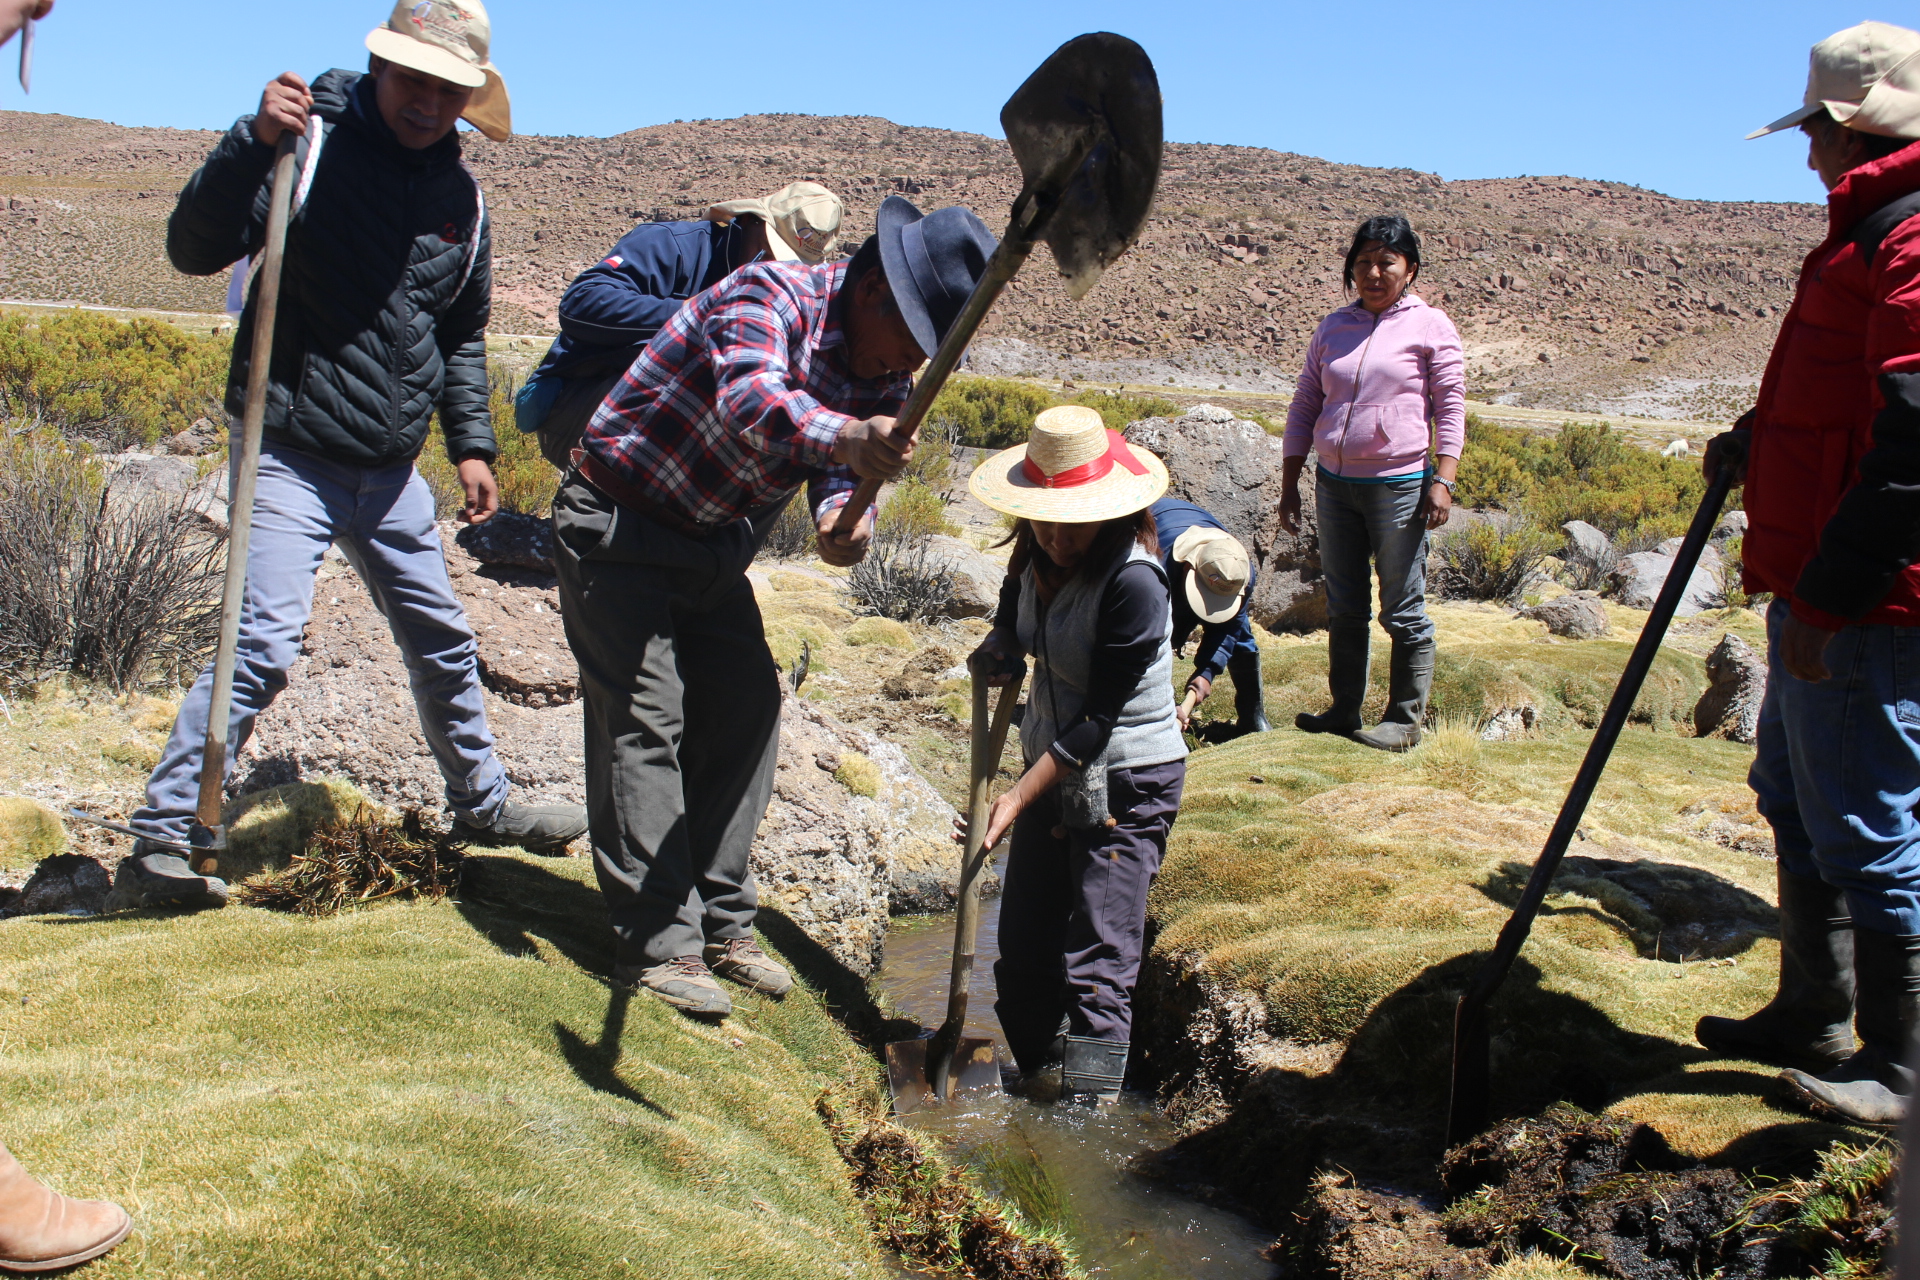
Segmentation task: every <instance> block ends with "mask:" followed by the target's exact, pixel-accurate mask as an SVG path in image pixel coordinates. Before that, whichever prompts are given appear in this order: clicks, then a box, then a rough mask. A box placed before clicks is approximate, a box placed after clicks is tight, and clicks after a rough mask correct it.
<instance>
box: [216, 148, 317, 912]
mask: <svg viewBox="0 0 1920 1280" xmlns="http://www.w3.org/2000/svg"><path fill="white" fill-rule="evenodd" d="M298 141H299V135H297V134H295V133H294V132H292V131H291V130H288V131H286V132H284V133H282V134H281V135H280V150H279V154H278V155H277V157H276V158H275V159H274V163H273V196H272V199H271V201H270V202H269V203H268V206H267V245H266V257H265V258H264V259H263V260H262V261H261V263H260V292H259V295H258V296H257V298H256V299H255V305H254V312H253V345H252V347H251V349H250V352H249V363H248V365H247V407H246V412H245V414H244V415H243V416H242V418H241V420H240V457H239V465H238V466H237V467H236V468H235V469H234V477H233V492H232V493H231V494H229V495H228V499H229V501H228V505H227V581H226V592H225V594H224V595H223V596H222V597H221V600H220V647H219V648H218V649H217V650H216V651H215V653H214V659H213V698H212V701H211V702H210V703H209V704H208V707H207V739H206V743H205V745H204V747H203V755H202V756H201V760H200V797H199V803H198V804H197V805H196V806H195V808H194V817H195V818H196V819H197V820H198V821H199V823H200V825H201V826H203V827H205V828H206V829H207V830H208V832H210V833H211V834H212V837H213V839H212V844H211V847H210V848H208V849H207V850H206V851H205V854H204V856H203V857H202V858H201V860H200V862H199V865H198V866H197V867H196V868H195V870H197V871H199V872H200V874H202V875H211V874H213V873H214V872H215V871H218V870H219V869H220V855H219V850H220V849H221V847H222V846H223V845H225V843H226V841H225V839H224V836H225V832H224V830H223V829H222V827H221V824H220V808H221V799H222V792H223V791H224V790H225V783H226V777H227V719H228V717H229V716H231V715H232V712H233V667H234V662H235V660H236V656H237V654H238V652H239V648H240V610H241V608H242V607H243V606H244V605H245V604H246V596H247V545H248V543H249V542H250V541H251V540H252V535H253V489H254V482H255V480H256V479H257V478H258V477H259V475H260V435H261V428H262V424H264V423H265V421H266V414H267V379H268V375H269V374H270V373H271V372H272V365H273V322H274V317H275V316H276V315H277V314H278V312H279V310H280V263H281V260H282V259H283V258H284V257H285V256H286V251H287V214H288V209H289V207H290V205H291V204H292V201H293V181H294V164H293V149H294V146H295V145H296V144H297V143H298Z"/></svg>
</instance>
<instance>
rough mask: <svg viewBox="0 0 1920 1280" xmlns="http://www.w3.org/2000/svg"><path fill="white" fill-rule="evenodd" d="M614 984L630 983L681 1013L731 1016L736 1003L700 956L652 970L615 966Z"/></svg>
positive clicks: (670, 962)
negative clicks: (729, 997)
mask: <svg viewBox="0 0 1920 1280" xmlns="http://www.w3.org/2000/svg"><path fill="white" fill-rule="evenodd" d="M613 976H614V979H615V981H618V982H625V983H629V984H631V985H633V986H636V987H638V988H640V989H641V990H642V991H647V992H651V993H652V994H653V995H656V996H659V997H660V998H661V999H662V1000H665V1001H666V1002H667V1003H668V1004H670V1005H672V1006H673V1007H674V1008H676V1009H678V1010H680V1011H681V1012H682V1013H711V1014H728V1013H732V1012H733V1001H731V1000H729V999H728V998H727V993H726V992H724V991H722V990H721V989H720V984H719V983H718V982H715V981H714V980H713V970H711V969H709V968H707V965H706V962H705V961H703V960H702V959H701V958H700V957H699V956H675V957H674V958H673V959H671V960H668V961H665V962H664V963H661V964H656V965H653V966H651V967H649V968H645V969H643V968H641V967H640V966H639V965H615V966H614V970H613Z"/></svg>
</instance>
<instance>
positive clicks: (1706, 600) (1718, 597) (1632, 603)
mask: <svg viewBox="0 0 1920 1280" xmlns="http://www.w3.org/2000/svg"><path fill="white" fill-rule="evenodd" d="M1679 543H1680V540H1679V539H1678V538H1673V539H1669V540H1668V541H1667V542H1664V543H1662V544H1661V545H1660V548H1659V550H1657V551H1636V552H1634V553H1633V554H1632V555H1628V556H1622V557H1620V560H1619V563H1617V564H1616V565H1614V567H1613V572H1612V574H1611V575H1610V576H1609V581H1610V583H1611V584H1612V587H1613V594H1614V597H1615V598H1616V599H1617V600H1619V601H1620V603H1621V604H1623V605H1626V606H1627V607H1628V608H1629V609H1651V608H1653V602H1654V600H1655V599H1656V598H1657V597H1658V596H1659V594H1660V588H1661V587H1662V586H1664V585H1665V584H1666V581H1667V575H1668V574H1669V573H1670V572H1672V570H1673V552H1674V551H1675V550H1676V549H1678V547H1679ZM1720 563H1721V562H1720V553H1719V552H1718V551H1715V550H1714V549H1713V548H1712V547H1707V548H1706V549H1705V550H1704V551H1703V552H1702V554H1701V556H1700V563H1699V564H1697V565H1695V566H1694V570H1693V575H1692V576H1691V577H1689V578H1688V579H1687V589H1686V590H1685V591H1684V592H1682V593H1681V596H1680V604H1679V607H1678V608H1677V609H1675V610H1674V614H1675V616H1676V617H1681V618H1691V617H1692V616H1693V615H1695V614H1697V613H1703V612H1705V611H1706V610H1708V609H1717V608H1720V607H1721V606H1722V605H1723V604H1725V603H1726V589H1725V587H1724V586H1723V585H1722V584H1721V581H1720Z"/></svg>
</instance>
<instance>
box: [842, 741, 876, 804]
mask: <svg viewBox="0 0 1920 1280" xmlns="http://www.w3.org/2000/svg"><path fill="white" fill-rule="evenodd" d="M833 780H834V781H835V782H837V783H839V784H840V785H841V786H843V787H845V788H846V789H847V790H849V791H851V792H853V794H855V795H857V796H865V797H866V798H867V799H869V800H871V799H873V798H874V797H875V796H877V795H879V794H880V766H879V765H877V764H875V763H874V762H873V761H872V760H871V759H870V758H868V757H867V756H865V755H863V754H861V753H860V752H858V751H848V752H845V753H844V754H842V755H841V757H840V765H839V767H838V768H836V769H835V770H834V771H833Z"/></svg>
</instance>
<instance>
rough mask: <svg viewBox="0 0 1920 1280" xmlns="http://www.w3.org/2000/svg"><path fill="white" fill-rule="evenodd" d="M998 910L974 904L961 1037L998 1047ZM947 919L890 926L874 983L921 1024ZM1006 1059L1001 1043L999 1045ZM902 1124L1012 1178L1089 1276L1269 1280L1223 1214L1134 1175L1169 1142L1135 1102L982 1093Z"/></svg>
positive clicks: (1143, 1103) (946, 951)
mask: <svg viewBox="0 0 1920 1280" xmlns="http://www.w3.org/2000/svg"><path fill="white" fill-rule="evenodd" d="M999 929H1000V904H999V901H998V899H994V900H991V901H988V902H986V903H983V904H982V912H981V921H980V942H979V959H978V961H977V962H976V964H975V965H974V971H973V993H972V997H971V999H970V1000H969V1002H968V1014H969V1016H968V1021H967V1034H969V1035H980V1036H990V1037H992V1038H993V1039H994V1041H995V1042H996V1043H998V1042H999V1040H1000V1028H999V1025H998V1024H997V1023H996V1022H995V1021H994V1018H993V1001H994V987H993V962H994V960H995V959H997V958H998V955H999V951H998V948H997V947H996V946H995V939H996V938H997V937H998V935H999ZM952 946H953V917H952V916H949V915H941V916H902V917H900V918H898V919H896V920H895V921H894V923H893V927H892V928H890V929H889V930H888V931H887V946H886V953H885V955H886V959H885V962H884V963H883V964H882V965H881V968H880V985H881V987H882V988H883V989H884V990H885V992H886V994H887V996H888V998H889V999H891V1000H892V1001H893V1003H894V1004H895V1005H897V1006H898V1007H899V1008H900V1009H901V1010H903V1011H904V1012H905V1013H907V1014H908V1015H910V1016H912V1017H915V1018H918V1019H919V1020H920V1021H921V1022H923V1023H925V1024H927V1025H928V1026H933V1025H936V1024H937V1023H939V1021H940V1020H941V1018H942V1017H944V1016H945V1014H946V1006H947V974H948V970H949V967H950V964H951V956H952V950H951V949H952ZM1002 1053H1003V1054H1004V1046H1003V1048H1002ZM902 1123H903V1124H905V1125H907V1126H908V1127H910V1128H913V1129H915V1130H918V1131H920V1132H923V1133H930V1134H934V1135H937V1136H938V1137H940V1138H942V1139H944V1140H945V1141H946V1142H948V1143H950V1144H951V1150H952V1152H953V1154H955V1155H956V1156H959V1157H961V1158H962V1159H966V1160H969V1161H970V1162H972V1163H974V1164H976V1165H978V1166H981V1167H983V1168H984V1169H985V1171H986V1172H987V1175H988V1178H989V1181H1004V1182H1012V1181H1018V1182H1019V1183H1020V1184H1021V1187H1022V1190H1023V1192H1024V1194H1020V1195H1015V1196H1013V1197H1012V1198H1014V1199H1015V1200H1016V1201H1019V1200H1025V1201H1027V1202H1029V1204H1033V1203H1038V1204H1040V1205H1041V1206H1043V1211H1042V1212H1041V1213H1039V1214H1036V1215H1035V1216H1038V1217H1041V1218H1043V1219H1047V1218H1050V1219H1052V1221H1051V1222H1049V1223H1047V1224H1046V1225H1051V1226H1055V1227H1057V1228H1058V1229H1061V1230H1063V1231H1064V1232H1065V1233H1066V1234H1067V1235H1068V1236H1069V1237H1070V1238H1071V1240H1072V1242H1073V1245H1074V1248H1075V1250H1076V1252H1077V1253H1078V1254H1079V1257H1080V1261H1081V1263H1082V1264H1083V1265H1084V1266H1085V1268H1086V1270H1087V1273H1088V1274H1089V1275H1093V1276H1100V1277H1112V1278H1113V1280H1174V1277H1181V1278H1183V1280H1184V1278H1186V1277H1206V1278H1207V1280H1215V1278H1217V1280H1271V1278H1272V1277H1273V1276H1274V1275H1275V1274H1277V1272H1276V1269H1275V1267H1274V1265H1273V1264H1272V1263H1270V1262H1266V1261H1264V1260H1262V1258H1261V1257H1260V1252H1261V1250H1262V1249H1264V1248H1265V1247H1266V1246H1267V1245H1269V1244H1270V1243H1272V1240H1273V1235H1272V1233H1271V1232H1262V1231H1261V1230H1259V1229H1258V1228H1257V1227H1255V1226H1253V1225H1252V1224H1251V1223H1249V1222H1247V1221H1245V1220H1244V1219H1242V1218H1238V1217H1236V1216H1234V1215H1233V1214H1230V1213H1225V1212H1222V1211H1221V1210H1219V1209H1215V1208H1211V1207H1209V1206H1207V1205H1203V1204H1200V1203H1198V1202H1196V1201H1193V1200H1189V1199H1187V1198H1186V1197H1184V1196H1182V1195H1180V1194H1179V1193H1177V1192H1176V1191H1174V1190H1173V1189H1172V1188H1170V1187H1167V1186H1165V1185H1163V1184H1161V1183H1158V1182H1155V1181H1153V1180H1151V1179H1148V1178H1143V1177H1141V1176H1139V1175H1138V1174H1136V1173H1134V1172H1133V1171H1132V1169H1131V1167H1130V1166H1131V1164H1132V1161H1133V1159H1134V1157H1136V1156H1138V1155H1140V1154H1141V1153H1143V1152H1148V1151H1157V1150H1161V1149H1164V1148H1165V1147H1167V1146H1169V1145H1171V1144H1172V1142H1173V1141H1174V1138H1175V1136H1176V1135H1175V1134H1174V1132H1173V1127H1172V1126H1171V1125H1169V1124H1168V1123H1167V1122H1166V1120H1165V1119H1163V1118H1162V1117H1161V1115H1160V1113H1159V1112H1158V1110H1156V1109H1155V1108H1154V1107H1153V1106H1152V1105H1151V1103H1150V1102H1148V1101H1147V1100H1146V1099H1144V1098H1140V1097H1135V1096H1131V1095H1123V1096H1122V1098H1121V1101H1120V1103H1119V1104H1118V1105H1116V1106H1113V1107H1107V1108H1103V1109H1100V1110H1097V1111H1096V1110H1094V1109H1093V1108H1090V1107H1084V1106H1073V1107H1040V1106H1034V1105H1032V1104H1029V1103H1027V1102H1024V1101H1022V1100H1021V1099H1018V1098H1012V1097H1008V1096H1006V1095H1004V1094H1000V1093H998V1092H993V1093H989V1092H987V1091H985V1090H982V1091H980V1092H979V1093H976V1094H974V1095H971V1096H967V1097H963V1098H962V1100H961V1101H960V1102H958V1103H957V1104H955V1105H953V1106H951V1107H945V1108H940V1107H933V1108H927V1109H925V1110H922V1111H919V1112H916V1113H914V1114H912V1115H909V1116H907V1117H904V1118H903V1120H902Z"/></svg>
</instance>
